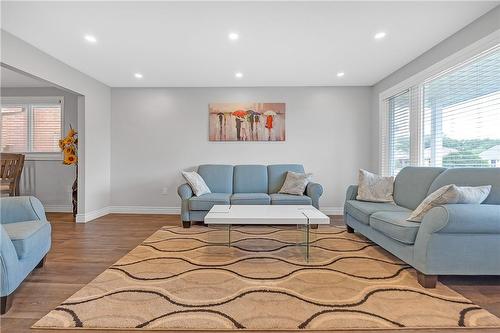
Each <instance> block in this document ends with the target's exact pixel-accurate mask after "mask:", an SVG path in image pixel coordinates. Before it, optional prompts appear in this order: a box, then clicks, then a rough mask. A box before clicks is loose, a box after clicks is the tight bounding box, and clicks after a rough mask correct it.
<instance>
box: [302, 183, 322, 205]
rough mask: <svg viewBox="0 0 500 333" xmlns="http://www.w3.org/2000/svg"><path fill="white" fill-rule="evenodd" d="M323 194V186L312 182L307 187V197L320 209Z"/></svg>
mask: <svg viewBox="0 0 500 333" xmlns="http://www.w3.org/2000/svg"><path fill="white" fill-rule="evenodd" d="M322 194H323V186H321V185H320V184H318V183H312V182H310V183H309V184H307V187H306V195H307V196H308V197H310V198H311V200H312V204H313V206H314V207H316V208H317V209H319V198H320V197H321V195H322Z"/></svg>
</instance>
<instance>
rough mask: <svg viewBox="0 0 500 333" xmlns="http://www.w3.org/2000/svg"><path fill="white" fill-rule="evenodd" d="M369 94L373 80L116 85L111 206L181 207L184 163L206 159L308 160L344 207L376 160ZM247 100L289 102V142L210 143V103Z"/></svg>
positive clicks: (326, 199) (326, 203)
mask: <svg viewBox="0 0 500 333" xmlns="http://www.w3.org/2000/svg"><path fill="white" fill-rule="evenodd" d="M370 96H371V95H370V88H368V87H301V88H112V92H111V105H112V108H111V109H112V110H111V152H112V153H111V205H112V206H140V207H170V208H174V207H179V206H180V200H179V198H178V196H177V192H176V190H177V186H178V185H179V184H181V183H183V182H184V181H183V180H182V177H181V170H186V169H192V168H195V167H196V166H197V165H198V164H202V163H228V164H241V163H253V164H258V163H261V164H272V163H302V164H304V166H305V168H306V170H307V171H308V172H312V173H313V174H314V176H313V180H314V181H317V182H320V183H321V184H323V186H324V188H325V193H324V196H323V198H322V200H321V205H322V207H325V208H328V209H330V210H333V209H334V208H340V207H342V203H343V199H344V194H345V189H346V187H347V185H348V184H351V183H353V182H356V175H357V170H358V168H367V167H369V166H370V145H369V144H368V143H369V141H370ZM242 101H244V102H247V101H249V102H252V101H255V102H285V103H286V141H285V142H271V143H266V142H245V143H238V142H227V143H224V142H209V141H208V104H209V103H211V102H242ZM164 187H167V189H168V190H167V194H166V195H162V189H163V188H164ZM140 207H139V208H138V209H137V211H140ZM117 210H118V211H128V210H127V209H123V210H120V209H116V208H114V211H117ZM146 210H147V209H146Z"/></svg>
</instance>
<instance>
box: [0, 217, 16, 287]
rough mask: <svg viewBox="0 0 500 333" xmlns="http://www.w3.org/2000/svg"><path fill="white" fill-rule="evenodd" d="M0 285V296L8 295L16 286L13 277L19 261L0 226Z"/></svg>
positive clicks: (7, 236) (5, 232) (10, 242)
mask: <svg viewBox="0 0 500 333" xmlns="http://www.w3.org/2000/svg"><path fill="white" fill-rule="evenodd" d="M0 237H1V243H0V284H1V286H0V287H1V291H0V293H1V296H6V295H9V294H10V293H11V292H12V291H13V289H15V288H16V285H15V284H13V283H14V282H13V280H14V276H13V275H15V274H16V271H17V269H18V266H19V264H18V262H19V259H18V258H17V252H16V249H15V248H14V244H12V241H11V240H10V237H9V235H8V234H7V231H5V229H4V227H3V226H2V225H0Z"/></svg>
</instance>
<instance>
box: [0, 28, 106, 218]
mask: <svg viewBox="0 0 500 333" xmlns="http://www.w3.org/2000/svg"><path fill="white" fill-rule="evenodd" d="M1 35H2V36H1V42H2V63H3V64H5V65H6V66H7V67H12V68H15V69H17V70H19V71H22V72H25V73H30V74H31V75H33V76H35V77H37V78H40V79H42V80H45V81H48V82H51V83H52V84H54V85H55V86H58V87H64V88H65V89H69V90H71V91H73V92H75V93H77V94H79V96H78V105H79V107H78V110H79V112H78V131H79V136H78V152H79V156H78V159H79V163H78V215H77V217H76V220H77V222H88V221H91V220H93V219H95V218H97V217H99V216H102V215H104V214H106V213H107V211H108V209H107V207H108V206H109V202H110V201H109V200H110V188H111V187H110V165H111V151H110V148H111V134H110V131H109V128H110V120H111V89H110V88H109V87H108V86H106V85H105V84H103V83H102V82H99V81H97V80H95V79H93V78H91V77H90V76H88V75H86V74H83V73H82V72H79V71H77V70H76V69H74V68H72V67H70V66H68V65H66V64H64V63H63V62H61V61H59V60H57V59H56V58H54V57H52V56H50V55H48V54H46V53H44V52H43V51H41V50H39V49H37V48H36V47H34V46H32V45H30V44H28V43H26V42H25V41H23V40H21V39H19V38H17V37H15V36H14V35H12V34H10V33H8V32H6V31H4V30H1ZM80 110H81V111H82V112H80ZM87 134H88V136H87Z"/></svg>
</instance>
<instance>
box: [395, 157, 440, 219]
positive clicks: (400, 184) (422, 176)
mask: <svg viewBox="0 0 500 333" xmlns="http://www.w3.org/2000/svg"><path fill="white" fill-rule="evenodd" d="M444 170H446V169H445V168H429V167H406V168H403V169H402V170H401V171H400V172H399V173H398V175H397V176H396V179H395V180H394V202H395V203H396V204H397V205H398V206H403V207H405V208H408V209H412V210H413V209H415V208H417V206H418V205H420V203H421V202H422V201H423V200H424V199H425V197H427V194H428V191H429V187H430V186H431V184H432V182H433V181H434V179H436V177H438V176H439V174H441V173H442V172H443V171H444Z"/></svg>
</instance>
